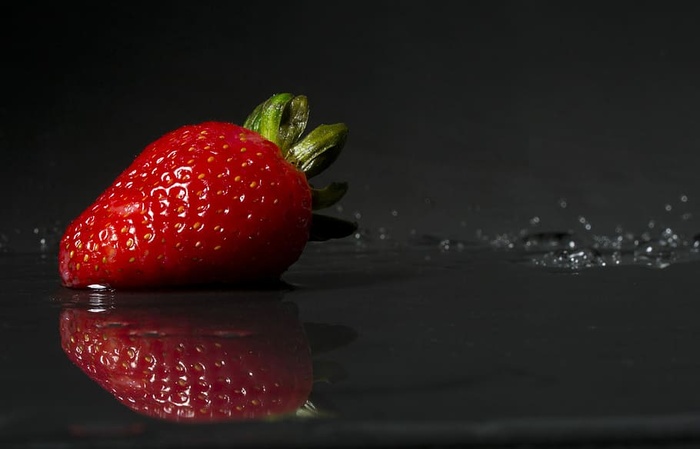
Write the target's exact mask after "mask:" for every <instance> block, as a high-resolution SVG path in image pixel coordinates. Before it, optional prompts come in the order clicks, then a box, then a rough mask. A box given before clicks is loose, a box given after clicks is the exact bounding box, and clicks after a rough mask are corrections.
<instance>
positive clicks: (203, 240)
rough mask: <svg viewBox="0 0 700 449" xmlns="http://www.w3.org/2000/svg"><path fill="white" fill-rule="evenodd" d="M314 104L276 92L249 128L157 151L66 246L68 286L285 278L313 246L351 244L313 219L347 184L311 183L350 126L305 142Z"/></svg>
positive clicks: (70, 233)
mask: <svg viewBox="0 0 700 449" xmlns="http://www.w3.org/2000/svg"><path fill="white" fill-rule="evenodd" d="M308 114H309V108H308V102H307V99H306V97H304V96H294V95H292V94H286V93H284V94H276V95H273V96H272V97H270V98H269V99H268V100H267V101H265V102H263V103H261V104H260V105H259V106H258V107H257V108H255V110H254V111H253V112H252V113H251V114H250V116H249V117H248V118H247V119H246V121H245V122H244V124H243V125H242V126H240V125H236V124H233V123H228V122H217V121H208V122H204V123H200V124H195V125H186V126H182V127H180V128H178V129H176V130H174V131H171V132H169V133H167V134H165V135H164V136H162V137H161V138H159V139H157V140H156V141H154V142H153V143H151V144H150V145H148V146H147V147H146V148H145V149H144V150H143V152H141V153H140V154H139V155H138V156H137V157H136V158H135V160H134V161H133V162H132V164H131V165H130V166H129V167H128V168H126V169H125V170H124V171H123V172H122V173H121V174H120V175H119V176H118V177H117V178H116V179H115V180H114V182H113V183H112V184H111V185H110V186H109V187H108V188H107V189H106V190H105V191H104V192H102V194H101V195H99V196H98V198H97V199H96V200H95V202H94V203H93V204H92V205H91V206H89V207H88V208H87V209H85V211H84V212H82V213H81V214H80V215H79V216H78V217H77V218H76V219H75V220H73V221H72V222H71V223H70V224H69V225H68V227H67V229H66V230H65V232H64V235H63V237H62V239H61V242H60V247H59V255H58V259H59V272H60V275H61V280H62V283H63V285H65V286H66V287H72V288H87V287H95V286H99V287H102V288H104V287H109V288H112V289H143V288H161V287H174V286H193V285H207V284H208V285H211V284H227V285H235V284H244V283H256V282H267V281H270V280H279V278H280V277H281V275H282V274H283V273H284V272H285V271H286V270H287V269H288V268H289V267H290V266H291V265H292V264H293V263H295V262H296V261H297V260H298V258H299V257H300V255H301V253H302V252H303V250H304V248H305V245H306V243H307V242H308V241H309V240H326V239H329V238H342V237H345V236H347V235H349V234H351V233H352V232H354V230H355V224H353V223H348V222H345V221H343V220H340V219H336V218H333V217H329V216H324V215H318V214H316V213H314V212H313V211H314V210H318V209H321V208H325V207H328V206H330V205H332V204H334V203H335V202H337V201H338V200H339V199H340V198H341V197H342V196H343V195H344V194H345V192H346V191H347V184H346V183H331V184H330V185H328V186H327V187H325V188H321V189H316V188H314V187H313V186H312V185H310V184H309V182H308V180H309V179H310V178H312V177H313V176H316V175H317V174H319V173H320V172H321V171H323V170H324V169H325V168H327V167H328V166H329V165H330V164H331V163H332V162H333V161H334V160H335V159H336V158H337V156H338V154H339V153H340V150H341V149H342V147H343V145H344V143H345V140H346V136H347V127H346V126H345V125H344V124H342V123H337V124H334V125H320V126H318V127H317V128H316V129H314V130H312V131H311V132H309V133H308V134H307V135H306V136H305V137H303V138H302V134H303V132H304V129H305V127H306V124H307V121H308Z"/></svg>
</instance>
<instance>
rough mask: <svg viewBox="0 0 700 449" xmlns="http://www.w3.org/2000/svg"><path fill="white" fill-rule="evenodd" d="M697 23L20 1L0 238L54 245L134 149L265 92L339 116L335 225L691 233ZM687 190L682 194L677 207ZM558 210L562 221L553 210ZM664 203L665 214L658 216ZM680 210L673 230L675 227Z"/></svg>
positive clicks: (587, 10)
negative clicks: (340, 194)
mask: <svg viewBox="0 0 700 449" xmlns="http://www.w3.org/2000/svg"><path fill="white" fill-rule="evenodd" d="M697 12H698V10H697V8H695V7H693V6H690V4H686V3H680V2H679V3H675V2H663V3H662V2H543V1H534V2H533V1H531V2H516V1H487V2H464V3H459V4H457V3H454V2H423V1H417V2H398V1H395V2H394V1H378V2H343V3H336V2H305V1H296V2H279V3H275V2H273V3H267V2H182V1H174V2H162V3H160V2H156V3H150V2H134V3H123V2H119V3H109V2H108V3H100V4H99V6H98V5H97V4H84V5H80V6H79V5H75V4H64V3H60V4H53V3H50V4H43V3H42V4H33V3H32V2H29V3H22V4H21V5H19V4H15V5H13V6H11V7H9V8H8V9H7V10H6V11H5V12H4V13H3V18H2V21H3V26H2V27H1V29H0V33H1V34H0V36H1V37H2V42H3V60H4V61H3V62H4V63H3V66H4V68H3V74H4V81H3V86H4V87H3V89H2V103H0V149H1V150H2V164H1V166H0V189H1V190H2V192H4V193H3V202H2V220H1V221H0V233H1V236H0V237H2V240H0V245H2V248H3V249H4V250H6V251H7V250H9V251H33V250H37V249H39V248H40V246H41V242H42V241H41V239H42V238H44V239H45V240H44V244H45V245H48V246H49V249H50V247H51V245H53V244H54V243H55V241H56V239H57V238H58V237H59V236H60V233H61V231H62V229H63V227H64V226H65V225H66V224H67V222H68V221H69V220H70V219H72V218H73V217H74V216H76V215H77V214H78V213H79V212H80V211H81V210H82V209H84V208H85V207H87V206H88V204H89V203H90V202H91V201H92V200H93V199H94V198H95V197H96V196H97V195H98V194H99V193H100V192H101V191H102V189H104V188H105V187H106V186H107V185H108V184H109V183H110V182H111V180H112V179H113V178H114V177H115V176H116V175H117V174H118V173H119V172H120V171H121V170H123V169H124V168H125V167H126V166H127V165H128V164H129V163H130V161H131V160H132V159H133V157H134V156H135V155H136V154H137V153H138V152H140V151H141V149H143V148H144V147H145V146H146V144H147V143H149V142H150V141H152V140H154V139H155V138H157V137H159V136H160V135H162V134H163V133H165V132H167V131H169V130H171V129H174V128H176V127H178V126H180V125H183V124H186V123H192V122H198V121H203V120H211V119H216V120H226V121H233V122H238V123H240V122H242V121H243V119H244V118H245V117H246V115H247V114H248V113H249V112H250V110H251V109H252V108H253V107H254V106H255V105H256V104H258V103H259V102H260V101H262V100H263V99H265V98H267V97H268V96H269V95H270V94H272V93H275V92H280V91H289V92H292V93H295V94H305V95H307V96H308V97H309V99H310V102H311V107H312V113H311V122H312V125H313V124H318V123H321V122H325V123H329V122H338V121H343V122H345V123H347V124H348V126H349V128H350V137H349V140H348V143H347V145H346V148H345V152H344V153H343V155H342V156H341V158H340V159H339V160H338V161H337V162H336V165H335V166H334V168H332V169H331V170H330V171H329V172H328V173H327V174H326V175H324V176H325V177H324V178H323V180H347V181H349V182H350V184H351V190H350V193H349V194H348V195H347V197H346V198H345V200H344V201H343V203H342V210H338V211H337V213H338V214H339V215H344V216H347V217H350V218H353V217H360V223H361V226H363V227H364V228H365V229H367V230H368V232H374V233H375V234H377V233H381V232H385V233H387V235H391V237H393V238H396V239H403V238H406V237H407V236H409V235H411V234H412V233H417V234H431V235H434V236H437V237H439V238H448V237H452V238H460V239H464V240H470V239H473V238H474V235H475V232H476V231H477V230H479V229H481V230H482V232H484V233H488V234H495V233H498V232H512V231H517V230H518V229H520V228H522V227H523V226H527V225H528V223H529V222H530V220H531V219H533V218H534V217H537V218H539V225H540V226H542V227H547V228H553V229H559V230H561V229H566V228H572V227H576V226H579V218H580V217H583V218H585V220H586V221H587V222H588V223H589V224H591V225H592V226H593V228H594V230H595V231H598V232H602V233H604V232H611V230H612V229H613V228H614V227H615V226H617V225H621V226H623V227H625V228H627V229H633V230H638V229H645V227H646V226H647V223H648V221H649V220H656V221H657V222H660V221H664V222H668V223H669V224H670V225H673V226H675V227H677V228H680V229H681V230H683V229H685V230H686V231H687V232H690V233H693V232H695V230H696V227H695V224H694V223H693V220H692V213H693V211H694V210H695V209H697V201H696V200H697V198H696V192H697V191H698V188H699V187H700V182H699V181H698V176H697V172H698V170H697V167H698V162H699V160H700V156H699V155H698V152H697V150H696V147H697V145H698V141H699V140H700V138H699V136H700V133H698V126H697V123H698V116H699V113H698V105H699V104H700V101H699V100H700V67H699V65H698V43H699V39H700V32H699V31H698V27H697V23H698V15H697ZM683 195H685V196H686V197H687V200H686V201H681V200H680V198H681V196H683ZM560 200H565V201H566V204H567V207H566V208H562V207H561V205H560ZM668 206H670V210H669V207H668ZM681 217H683V218H681Z"/></svg>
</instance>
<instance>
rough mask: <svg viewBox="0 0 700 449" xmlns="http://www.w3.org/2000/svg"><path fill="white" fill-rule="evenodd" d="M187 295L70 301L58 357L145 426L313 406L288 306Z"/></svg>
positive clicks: (76, 297)
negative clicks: (146, 419)
mask: <svg viewBox="0 0 700 449" xmlns="http://www.w3.org/2000/svg"><path fill="white" fill-rule="evenodd" d="M161 296H162V295H161ZM166 296H167V295H166ZM193 296H199V295H198V294H195V293H192V294H186V293H182V294H178V296H177V297H172V296H168V297H167V301H166V300H164V299H163V300H158V299H157V296H148V295H138V294H136V295H133V294H132V295H124V294H120V295H117V294H116V293H109V292H102V293H94V292H93V293H73V294H72V297H71V298H69V300H68V301H65V298H64V301H63V308H62V310H61V314H60V334H61V344H62V347H63V350H64V351H65V353H66V355H67V356H68V358H69V359H70V360H71V361H72V362H73V363H74V364H75V365H77V366H78V367H79V368H80V369H82V370H83V371H84V372H85V373H86V374H87V375H88V376H89V377H90V378H91V379H92V380H94V381H95V382H97V383H98V384H99V385H100V386H102V387H103V388H104V389H105V390H107V391H109V392H110V393H112V394H113V395H114V396H115V397H116V398H117V399H118V400H119V401H120V402H121V403H122V404H124V405H126V406H128V407H129V408H131V409H133V410H135V411H137V412H139V413H142V414H144V415H148V416H151V417H156V418H162V419H165V420H170V421H181V422H182V421H189V422H212V421H224V420H244V419H258V418H270V417H278V416H287V415H294V414H300V413H301V412H302V411H304V410H307V411H308V410H309V409H310V407H312V406H311V404H310V402H309V396H310V393H311V390H312V386H313V382H314V373H313V365H312V357H311V346H310V343H309V341H308V338H307V333H306V332H305V329H304V325H303V324H302V323H301V322H300V321H299V319H298V311H297V308H296V306H295V305H294V304H293V303H291V302H288V301H283V300H281V299H280V298H279V297H276V296H278V295H275V294H274V293H269V294H268V293H258V294H257V296H258V297H253V298H231V297H229V296H223V297H221V296H218V297H217V295H214V297H213V298H212V297H210V296H207V297H204V298H202V297H193ZM205 296H206V295H205ZM154 298H156V299H154Z"/></svg>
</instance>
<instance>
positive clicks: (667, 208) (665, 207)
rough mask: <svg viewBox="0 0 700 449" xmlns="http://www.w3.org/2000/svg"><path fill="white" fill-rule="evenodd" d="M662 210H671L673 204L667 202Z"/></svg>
mask: <svg viewBox="0 0 700 449" xmlns="http://www.w3.org/2000/svg"><path fill="white" fill-rule="evenodd" d="M664 210H665V211H666V212H671V211H672V210H673V206H671V205H670V204H667V205H665V206H664Z"/></svg>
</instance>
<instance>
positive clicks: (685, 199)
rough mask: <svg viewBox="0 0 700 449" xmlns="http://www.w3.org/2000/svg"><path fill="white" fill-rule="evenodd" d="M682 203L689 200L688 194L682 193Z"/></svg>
mask: <svg viewBox="0 0 700 449" xmlns="http://www.w3.org/2000/svg"><path fill="white" fill-rule="evenodd" d="M680 199H681V203H687V202H688V195H681V198H680Z"/></svg>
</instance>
